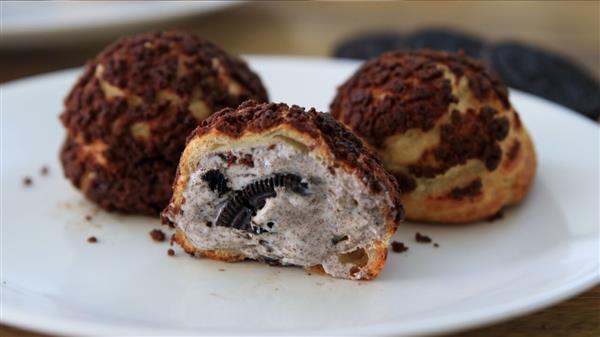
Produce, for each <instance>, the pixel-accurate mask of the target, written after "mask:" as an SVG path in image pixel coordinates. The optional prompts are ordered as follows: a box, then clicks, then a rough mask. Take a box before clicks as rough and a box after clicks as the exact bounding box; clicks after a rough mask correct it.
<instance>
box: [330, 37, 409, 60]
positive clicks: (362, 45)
mask: <svg viewBox="0 0 600 337" xmlns="http://www.w3.org/2000/svg"><path fill="white" fill-rule="evenodd" d="M399 49H405V44H404V39H403V38H402V35H400V34H398V33H394V32H372V33H364V34H359V35H357V36H354V37H352V38H349V39H347V40H344V41H342V43H340V44H339V45H338V46H337V47H336V48H335V50H334V51H333V57H338V58H350V59H357V60H367V59H370V58H372V57H377V56H379V55H381V54H383V53H385V52H388V51H393V50H399Z"/></svg>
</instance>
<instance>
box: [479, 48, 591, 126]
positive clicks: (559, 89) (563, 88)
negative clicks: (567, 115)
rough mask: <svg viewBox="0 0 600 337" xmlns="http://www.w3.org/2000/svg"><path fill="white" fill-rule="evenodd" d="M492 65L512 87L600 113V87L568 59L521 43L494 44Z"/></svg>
mask: <svg viewBox="0 0 600 337" xmlns="http://www.w3.org/2000/svg"><path fill="white" fill-rule="evenodd" d="M490 63H491V67H492V69H493V71H495V72H496V73H497V74H498V75H499V76H500V77H501V78H502V79H503V80H504V82H505V83H506V84H507V85H508V86H509V87H513V88H516V89H520V90H523V91H526V92H529V93H532V94H534V95H536V96H540V97H544V98H546V99H548V100H551V101H554V102H556V103H558V104H561V105H564V106H566V107H569V108H571V109H573V110H575V111H579V112H580V113H582V114H583V115H585V116H586V117H589V118H592V119H598V117H599V116H600V86H599V85H598V82H597V81H596V80H595V79H594V78H593V77H592V76H590V75H588V74H587V73H586V71H585V70H583V69H581V68H580V67H578V66H577V65H576V64H575V63H573V62H571V61H570V60H568V59H567V58H564V57H562V56H559V55H557V54H554V53H552V52H550V51H546V50H543V49H540V48H536V47H532V46H528V45H525V44H523V43H519V42H505V43H500V44H497V45H495V46H493V47H492V49H491V60H490Z"/></svg>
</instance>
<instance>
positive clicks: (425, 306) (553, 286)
mask: <svg viewBox="0 0 600 337" xmlns="http://www.w3.org/2000/svg"><path fill="white" fill-rule="evenodd" d="M249 60H250V64H251V66H252V67H253V68H254V69H256V70H257V71H258V72H259V73H260V75H261V76H262V78H263V80H264V82H265V83H266V85H267V87H268V89H269V92H270V94H271V97H272V99H273V100H275V101H284V102H288V103H295V104H300V105H304V106H315V107H317V108H318V109H322V110H326V109H327V106H328V104H329V102H330V100H331V99H332V97H333V95H334V91H335V87H336V85H338V84H340V83H341V82H342V81H343V80H344V79H345V78H347V77H348V76H349V75H350V74H351V73H352V72H353V71H354V70H355V69H356V67H357V65H358V63H354V62H350V61H334V60H326V59H306V58H279V57H250V58H249ZM78 74H79V70H69V71H63V72H58V73H53V74H49V75H43V76H38V77H33V78H30V79H25V80H22V81H17V82H13V83H10V84H7V85H5V86H2V251H1V252H2V287H1V289H2V322H3V323H6V324H11V325H15V326H19V327H23V328H27V329H34V330H39V331H44V332H48V333H57V334H58V333H61V334H62V333H68V334H136V335H140V334H174V335H181V334H189V333H191V334H252V335H262V334H281V333H302V334H313V333H318V334H341V335H346V334H384V335H399V334H410V335H414V334H428V333H439V332H448V331H453V330H457V329H463V328H467V327H473V326H478V325H482V324H488V323H491V322H494V321H498V320H501V319H506V318H509V317H513V316H517V315H521V314H524V313H526V312H530V311H532V310H536V309H540V308H542V307H545V306H548V305H551V304H553V303H556V302H558V301H560V300H564V299H566V298H568V297H570V296H573V295H575V294H577V293H579V292H581V291H583V290H585V289H587V288H589V287H591V286H593V285H595V284H597V283H598V281H599V279H600V276H599V263H598V253H599V250H598V205H599V201H598V184H599V181H598V155H599V150H598V127H597V125H594V124H593V123H592V122H590V121H587V120H585V119H583V118H582V117H580V116H579V115H577V114H575V113H573V112H571V111H568V110H566V109H565V108H562V107H560V106H558V105H555V104H551V103H548V102H546V101H543V100H541V99H539V98H535V97H532V96H529V95H526V94H523V93H521V92H518V91H512V92H511V99H512V102H513V103H514V105H515V106H516V108H517V109H518V110H519V112H520V113H521V116H522V119H523V121H524V122H525V124H526V125H527V126H528V127H529V129H530V130H531V133H532V134H533V138H534V139H535V143H536V147H537V151H538V155H539V163H540V164H539V171H538V175H537V177H536V181H535V184H534V187H533V190H532V191H531V195H530V196H529V198H528V199H527V200H526V201H525V202H524V203H523V204H522V205H521V206H519V207H516V208H512V209H510V210H508V211H507V212H506V214H505V217H504V219H502V220H498V221H496V222H493V223H490V222H482V223H478V224H473V225H467V226H445V225H437V226H436V225H426V224H421V225H417V224H409V223H406V224H404V225H403V226H401V228H400V229H399V232H398V234H397V235H396V239H397V240H401V241H403V242H405V243H407V244H408V245H409V246H410V250H409V251H408V252H406V253H403V254H393V253H391V254H390V256H389V258H388V262H387V265H386V268H385V269H384V271H383V273H382V274H381V275H380V277H379V278H378V279H377V280H375V281H372V282H356V281H345V280H337V279H332V278H329V277H326V276H318V275H312V276H309V275H308V274H307V273H306V272H304V271H302V270H300V269H298V268H277V267H269V266H266V265H261V264H258V263H253V262H248V263H237V264H227V263H222V262H215V261H211V260H207V259H192V258H190V257H188V256H187V255H184V254H182V253H181V251H180V250H179V249H177V253H178V255H177V256H176V257H169V256H167V254H166V250H167V248H168V244H166V243H155V242H153V241H151V240H150V238H149V236H148V232H149V231H150V230H151V229H152V228H159V227H160V226H159V222H158V220H156V219H151V218H144V217H128V216H119V215H114V214H107V213H104V212H101V211H97V210H96V209H95V207H94V206H93V205H91V204H90V203H88V202H86V201H84V200H83V199H82V197H81V195H80V194H79V193H78V192H77V191H76V190H75V189H73V188H72V187H71V185H70V184H69V182H68V181H67V180H66V179H64V178H63V176H62V171H61V168H60V165H59V163H58V161H57V153H58V149H59V146H60V144H61V141H62V139H63V135H64V132H63V130H62V128H61V126H60V124H59V122H58V119H57V115H58V113H59V112H60V110H61V102H62V99H63V97H64V96H65V94H66V93H67V91H68V90H69V87H70V86H71V85H72V84H73V83H74V81H75V78H76V77H77V75H78ZM42 165H49V166H50V170H51V171H50V175H49V176H48V177H41V176H40V175H39V174H38V172H39V169H40V167H41V166H42ZM25 175H29V176H32V177H33V178H34V183H33V186H31V187H29V188H25V187H24V186H23V184H22V179H23V177H24V176H25ZM94 212H95V213H97V214H96V215H95V216H94V219H93V220H92V221H91V222H88V221H85V219H84V217H85V215H86V214H88V213H94ZM416 231H420V232H422V233H425V234H427V235H430V236H431V237H433V239H434V240H435V241H436V242H439V244H440V247H439V248H433V247H432V246H431V245H423V244H418V243H415V242H414V240H413V237H414V234H415V232H416ZM90 235H95V236H97V237H98V239H99V243H97V244H95V245H93V244H89V243H87V242H86V238H87V237H88V236H90ZM219 269H225V271H219Z"/></svg>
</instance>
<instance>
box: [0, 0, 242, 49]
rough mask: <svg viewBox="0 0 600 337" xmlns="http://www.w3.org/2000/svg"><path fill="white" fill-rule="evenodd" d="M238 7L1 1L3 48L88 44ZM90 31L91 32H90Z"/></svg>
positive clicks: (205, 3) (222, 4)
mask: <svg viewBox="0 0 600 337" xmlns="http://www.w3.org/2000/svg"><path fill="white" fill-rule="evenodd" d="M236 3H237V4H239V2H235V1H4V0H3V1H2V3H1V4H0V6H1V7H2V11H1V14H0V15H1V16H2V20H1V26H2V39H0V46H3V47H7V46H10V47H31V45H32V44H38V45H49V44H51V43H56V42H71V43H72V42H74V39H75V40H77V41H80V40H84V39H85V40H89V39H91V38H92V39H93V38H97V37H99V36H101V35H106V34H107V33H110V32H115V31H116V30H117V29H119V28H123V27H125V26H131V25H139V24H142V23H147V22H156V21H158V20H166V19H172V18H177V17H183V16H188V15H191V14H204V13H209V12H212V11H214V10H218V9H222V8H225V7H228V6H231V5H235V4H236ZM92 29H93V30H92Z"/></svg>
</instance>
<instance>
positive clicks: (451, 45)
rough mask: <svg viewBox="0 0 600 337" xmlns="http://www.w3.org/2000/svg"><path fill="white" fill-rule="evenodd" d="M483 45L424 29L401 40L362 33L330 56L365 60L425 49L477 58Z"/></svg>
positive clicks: (389, 35)
mask: <svg viewBox="0 0 600 337" xmlns="http://www.w3.org/2000/svg"><path fill="white" fill-rule="evenodd" d="M484 46H485V44H484V43H483V41H481V40H480V39H479V38H477V37H475V36H473V35H470V34H466V33H463V32H460V31H457V30H452V29H446V28H428V29H423V30H419V31H416V32H414V33H412V34H409V35H407V36H406V37H402V35H400V34H399V33H396V32H372V33H363V34H360V35H357V36H355V37H351V38H349V39H347V40H344V41H342V42H341V43H340V44H339V45H338V46H337V47H336V48H335V50H334V52H333V56H334V57H340V58H351V59H359V60H367V59H370V58H372V57H376V56H379V55H381V54H383V53H385V52H388V51H393V50H403V49H404V50H415V49H423V48H429V49H434V50H443V51H451V52H458V51H459V50H463V51H464V52H465V54H467V55H468V56H471V57H474V58H479V57H480V55H481V54H482V50H483V49H484Z"/></svg>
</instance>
